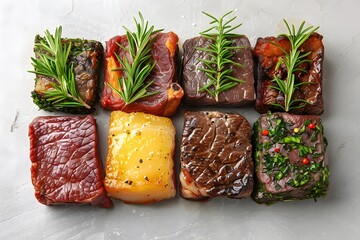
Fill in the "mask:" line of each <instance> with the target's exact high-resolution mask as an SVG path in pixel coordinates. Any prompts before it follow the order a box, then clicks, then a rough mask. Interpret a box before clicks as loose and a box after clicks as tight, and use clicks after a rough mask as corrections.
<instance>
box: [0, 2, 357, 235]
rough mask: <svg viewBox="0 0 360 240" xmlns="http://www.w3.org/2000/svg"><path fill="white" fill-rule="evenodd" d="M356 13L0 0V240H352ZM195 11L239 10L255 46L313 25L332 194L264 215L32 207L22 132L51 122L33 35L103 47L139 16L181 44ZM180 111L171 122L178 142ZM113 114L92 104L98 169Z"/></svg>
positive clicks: (257, 211)
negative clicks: (320, 54)
mask: <svg viewBox="0 0 360 240" xmlns="http://www.w3.org/2000/svg"><path fill="white" fill-rule="evenodd" d="M359 9H360V3H359V2H358V1H356V0H351V1H340V0H328V1H326V0H306V1H305V0H304V1H287V0H274V1H261V0H243V1H229V0H228V1H219V0H196V1H194V0H178V1H167V0H162V1H154V0H153V1H148V0H143V1H130V0H129V1H124V0H122V1H115V0H109V1H89V0H88V1H85V0H82V1H78V0H73V1H72V0H62V1H55V0H53V1H45V0H44V1H30V0H27V1H13V0H2V1H0V46H1V49H2V54H1V55H2V56H1V57H0V70H1V71H0V72H1V86H2V88H1V94H0V156H1V160H0V164H1V165H0V166H1V167H0V178H1V181H0V239H265V238H267V239H286V240H288V239H359V238H360V227H359V225H360V218H359V214H360V207H359V206H360V190H359V183H360V181H359V180H360V178H359V176H360V161H359V156H360V151H359V149H360V140H359V139H360V138H359V136H360V124H359V120H358V117H360V114H359V110H360V108H359V103H360V102H359V100H360V95H359V89H360V79H359V75H360V58H359V56H358V54H359V52H360V28H359V23H360V14H359ZM202 10H204V11H207V12H210V13H214V14H215V15H217V16H220V15H222V14H223V13H225V12H227V11H229V10H234V11H235V14H236V15H237V16H238V20H239V21H241V22H243V26H242V28H241V31H242V33H244V34H246V35H247V36H248V37H249V38H250V40H251V43H252V45H254V44H255V41H256V38H257V37H259V36H268V35H274V34H275V35H276V34H278V33H280V32H282V31H283V30H284V28H283V26H282V23H281V19H282V18H286V19H288V20H290V21H292V22H296V23H298V22H300V21H302V20H306V21H307V22H308V23H310V24H312V25H319V26H320V30H319V32H320V33H321V34H322V35H323V36H324V44H325V51H326V52H325V54H326V57H325V58H326V59H325V63H324V71H325V72H324V89H325V92H324V94H325V102H326V113H325V114H324V115H323V122H324V125H325V128H326V135H327V138H328V140H329V148H328V156H329V163H330V167H331V177H330V181H331V183H330V184H331V186H330V189H329V194H328V197H327V198H325V199H319V201H318V202H317V203H315V202H314V201H312V200H307V201H298V202H290V203H279V204H275V205H272V206H262V205H258V204H256V203H254V202H253V201H252V200H251V199H244V200H229V199H216V200H212V201H209V202H206V203H204V202H200V203H198V202H189V201H185V200H183V199H181V198H180V197H179V196H177V197H176V198H175V199H173V200H170V201H165V202H162V203H158V204H154V205H147V206H136V205H126V204H123V203H121V202H120V201H114V203H115V207H114V208H113V209H111V210H105V209H100V208H95V207H91V206H68V207H65V206H63V207H46V206H44V205H41V204H39V203H38V202H37V201H36V199H35V197H34V190H33V186H32V184H31V180H30V170H29V168H30V160H29V140H28V137H27V131H28V124H29V123H30V122H31V120H32V119H33V118H34V117H35V116H38V115H50V114H49V113H47V112H43V111H38V109H37V107H36V106H35V105H34V104H33V103H32V100H31V98H30V92H31V91H32V88H33V77H34V76H33V75H32V74H30V73H27V70H29V69H31V65H30V57H31V56H32V54H33V53H32V47H33V38H34V36H35V35H36V34H37V33H41V34H42V33H43V32H44V30H45V29H47V28H48V29H50V30H51V31H53V30H54V28H55V27H56V26H59V25H62V26H63V29H64V35H65V36H68V37H84V38H89V39H96V40H100V41H101V42H103V43H105V41H106V40H107V39H109V38H110V37H112V36H114V35H116V34H119V33H123V30H122V28H121V25H126V26H130V27H131V26H132V16H134V15H136V14H137V12H138V11H141V12H142V13H143V15H144V16H145V17H146V18H147V19H149V20H150V22H151V23H152V24H154V25H155V26H156V27H158V28H165V29H166V30H172V31H175V32H176V33H178V35H179V36H180V44H181V43H182V42H183V41H184V40H185V39H187V38H189V37H193V36H195V35H197V34H198V32H199V31H201V30H202V29H204V27H206V26H207V23H208V19H206V18H205V17H203V16H202V15H201V11H202ZM182 107H183V108H184V106H182ZM237 111H238V112H240V113H242V114H243V115H245V116H246V117H247V118H248V119H249V121H250V122H254V121H255V119H256V118H257V117H258V114H257V113H256V112H255V111H254V110H252V109H251V108H248V109H237ZM181 112H182V111H180V112H179V114H177V116H175V117H174V121H175V123H176V125H177V128H178V129H177V131H178V134H180V132H181V130H182V116H181ZM108 116H109V113H108V112H106V111H103V110H101V109H100V108H99V107H98V111H97V114H96V115H95V117H96V118H97V120H98V124H99V134H100V139H101V141H102V142H101V155H102V157H103V160H104V159H105V158H104V156H105V154H106V135H107V122H108ZM178 138H179V135H178ZM177 164H178V162H177Z"/></svg>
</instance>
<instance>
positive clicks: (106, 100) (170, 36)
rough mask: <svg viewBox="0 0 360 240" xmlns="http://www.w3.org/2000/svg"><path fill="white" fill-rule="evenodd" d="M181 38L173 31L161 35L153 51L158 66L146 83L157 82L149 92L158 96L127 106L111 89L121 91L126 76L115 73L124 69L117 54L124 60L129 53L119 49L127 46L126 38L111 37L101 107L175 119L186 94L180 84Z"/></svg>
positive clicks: (108, 45)
mask: <svg viewBox="0 0 360 240" xmlns="http://www.w3.org/2000/svg"><path fill="white" fill-rule="evenodd" d="M178 41H179V38H178V36H177V35H176V34H175V33H173V32H168V33H159V34H158V36H157V39H156V41H155V42H154V45H153V46H152V49H151V54H152V56H153V59H154V60H155V61H156V64H155V67H154V69H153V70H152V72H151V74H150V76H149V77H148V78H147V81H146V82H145V84H147V83H148V82H150V81H154V82H153V83H152V84H151V86H150V87H148V88H147V90H148V92H158V93H157V94H155V95H152V96H149V97H145V98H142V99H139V100H137V101H136V102H134V103H130V104H126V103H125V102H124V101H123V100H122V98H121V97H120V96H119V94H118V93H116V92H115V91H114V90H113V89H112V88H111V87H110V86H109V84H111V85H112V86H113V87H115V88H116V89H118V88H119V84H118V79H119V78H121V76H122V75H123V74H124V73H123V72H122V71H113V69H118V68H120V67H121V66H120V63H119V61H118V60H117V58H116V55H115V54H117V55H118V56H119V57H120V58H123V57H124V55H125V54H126V51H124V49H122V48H121V47H119V44H120V45H122V46H127V45H128V41H127V37H126V35H122V36H116V37H113V38H111V39H110V40H109V41H108V42H107V43H106V52H105V81H104V89H103V92H102V97H101V106H102V107H103V108H106V109H109V110H112V111H113V110H122V111H124V112H136V111H138V112H145V113H150V114H154V115H158V116H171V115H173V114H174V113H175V111H176V109H177V107H178V105H179V104H180V100H181V98H182V97H183V95H184V92H183V90H182V88H181V87H180V85H179V84H178V83H177V77H176V54H177V51H178V46H177V43H178Z"/></svg>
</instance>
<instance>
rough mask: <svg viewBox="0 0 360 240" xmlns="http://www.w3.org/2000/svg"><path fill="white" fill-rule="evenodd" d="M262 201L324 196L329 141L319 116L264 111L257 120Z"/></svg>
mask: <svg viewBox="0 0 360 240" xmlns="http://www.w3.org/2000/svg"><path fill="white" fill-rule="evenodd" d="M253 130H254V136H253V137H254V149H255V151H254V159H255V173H256V181H255V187H254V191H253V194H252V197H253V199H254V200H255V201H256V202H258V203H267V204H270V203H274V202H277V201H287V200H296V199H308V198H314V199H316V198H319V197H324V196H325V195H326V192H327V187H328V184H329V180H328V178H329V168H328V166H327V159H326V154H325V151H326V146H327V141H326V139H325V137H324V131H323V126H322V124H321V119H320V117H319V116H311V115H292V114H288V113H268V114H263V115H262V116H261V117H260V118H259V119H258V120H257V121H256V122H255V124H254V129H253Z"/></svg>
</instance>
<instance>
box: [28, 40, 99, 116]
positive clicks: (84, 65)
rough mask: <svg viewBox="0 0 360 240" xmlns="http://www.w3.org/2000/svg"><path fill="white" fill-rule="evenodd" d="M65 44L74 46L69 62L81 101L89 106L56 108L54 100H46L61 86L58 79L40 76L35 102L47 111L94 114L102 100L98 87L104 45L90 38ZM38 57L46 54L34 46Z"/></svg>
mask: <svg viewBox="0 0 360 240" xmlns="http://www.w3.org/2000/svg"><path fill="white" fill-rule="evenodd" d="M42 39H44V38H42V37H40V36H39V35H37V36H36V37H35V44H37V43H39V42H40V41H41V40H42ZM62 42H63V44H67V45H68V44H71V50H70V53H69V57H68V61H69V62H71V63H72V64H73V71H74V75H75V85H76V89H77V92H78V93H79V95H80V97H81V99H82V100H83V101H84V102H85V103H86V104H87V105H88V107H87V108H86V107H84V106H81V107H62V106H55V105H54V101H51V100H49V99H48V98H46V97H45V93H46V92H48V91H49V90H50V91H51V90H52V89H53V86H52V84H51V82H52V83H55V84H58V80H57V79H54V78H52V77H48V76H44V75H40V74H36V78H35V89H34V91H32V93H31V96H32V98H33V101H34V103H35V104H36V105H37V106H38V107H39V108H40V109H42V110H45V111H51V112H52V111H61V112H67V113H90V112H92V111H93V110H94V104H95V101H96V100H97V99H98V94H97V88H98V81H99V70H100V68H99V67H100V64H101V61H102V58H103V51H104V49H103V46H102V44H101V43H100V42H98V41H94V40H86V39H79V38H76V39H68V38H62ZM34 52H35V57H36V58H37V59H38V58H39V56H40V55H44V54H46V53H44V52H43V50H40V48H38V47H36V46H35V47H34Z"/></svg>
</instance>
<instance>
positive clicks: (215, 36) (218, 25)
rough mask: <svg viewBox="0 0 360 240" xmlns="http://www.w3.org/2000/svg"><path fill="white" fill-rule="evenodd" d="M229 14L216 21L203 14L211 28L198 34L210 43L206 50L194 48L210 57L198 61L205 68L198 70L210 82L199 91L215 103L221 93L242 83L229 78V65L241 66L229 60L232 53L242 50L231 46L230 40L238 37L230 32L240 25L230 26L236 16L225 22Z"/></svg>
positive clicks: (212, 17)
mask: <svg viewBox="0 0 360 240" xmlns="http://www.w3.org/2000/svg"><path fill="white" fill-rule="evenodd" d="M231 13H232V11H230V12H228V13H226V14H225V15H223V16H222V17H220V18H219V19H217V18H216V17H214V16H212V15H210V14H209V13H206V12H203V14H204V15H206V16H208V17H209V18H211V19H212V21H211V22H210V24H211V25H213V26H212V27H210V28H209V29H207V30H205V31H203V32H200V35H201V36H203V37H205V38H207V39H209V40H211V41H212V43H211V44H210V45H209V47H208V48H202V47H196V49H197V50H200V51H204V52H207V53H209V55H210V59H209V60H208V59H198V61H199V62H202V63H203V64H204V65H205V66H206V68H199V70H200V71H203V72H204V73H205V75H206V76H207V77H208V78H209V80H210V81H209V83H207V84H205V85H204V86H202V87H201V88H200V89H199V90H200V91H207V92H208V93H209V94H210V95H211V96H212V97H213V98H215V100H216V101H218V100H219V94H220V93H221V92H223V91H226V90H228V89H230V88H233V87H235V86H236V85H237V84H239V83H242V82H244V81H242V80H240V79H238V78H235V77H233V76H231V73H232V70H231V69H229V68H228V67H229V65H234V66H236V67H242V65H241V64H239V63H237V62H234V61H233V60H232V59H231V58H232V56H233V55H234V51H236V50H237V49H241V48H243V46H233V41H232V40H231V38H234V37H238V36H240V35H238V34H233V33H232V32H233V31H234V30H236V29H237V28H239V27H240V26H241V24H238V25H236V26H234V27H232V26H231V25H230V23H231V22H232V21H234V20H235V19H236V16H235V17H232V18H231V19H230V20H225V18H226V17H227V16H228V15H230V14H231ZM212 31H215V32H212Z"/></svg>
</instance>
